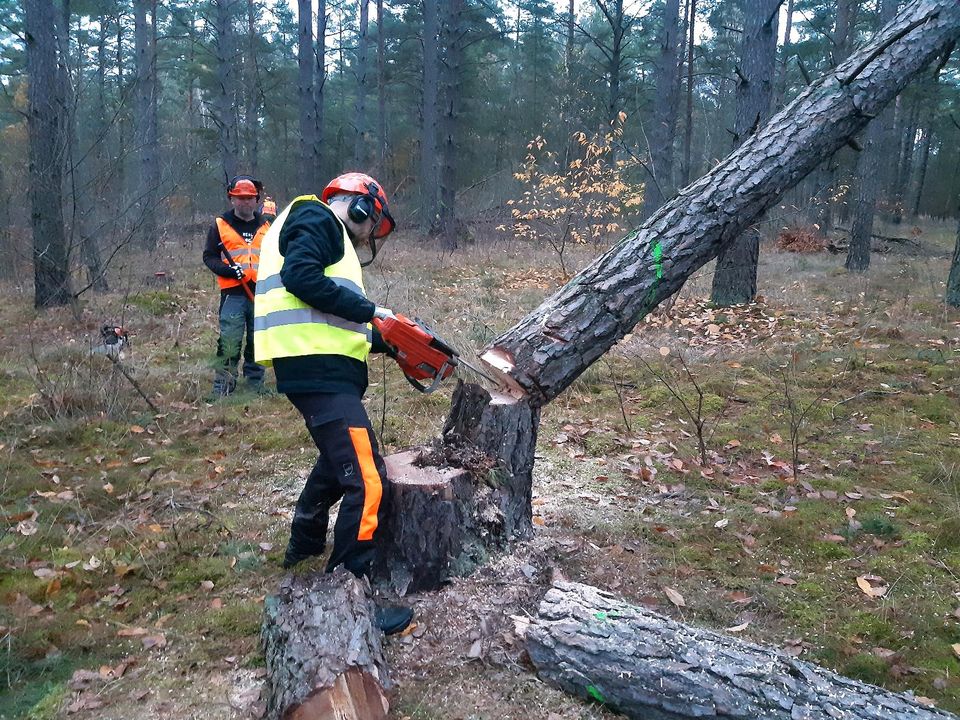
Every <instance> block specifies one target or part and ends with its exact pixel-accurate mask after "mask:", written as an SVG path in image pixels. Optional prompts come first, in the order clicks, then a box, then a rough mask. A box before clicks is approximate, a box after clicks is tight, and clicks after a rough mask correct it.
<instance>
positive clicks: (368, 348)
mask: <svg viewBox="0 0 960 720" xmlns="http://www.w3.org/2000/svg"><path fill="white" fill-rule="evenodd" d="M395 226H396V223H395V222H394V220H393V217H392V216H391V215H390V210H389V207H388V205H387V196H386V193H384V191H383V189H382V188H381V186H380V184H379V183H377V181H376V180H374V179H373V178H372V177H370V176H369V175H365V174H362V173H347V174H345V175H340V176H339V177H336V178H334V179H333V180H332V181H331V182H330V183H329V184H328V185H327V186H326V187H325V188H324V190H323V193H322V194H321V196H320V197H317V196H316V195H301V196H300V197H298V198H296V199H295V200H294V201H293V202H292V203H291V204H290V205H288V206H287V207H286V208H284V210H283V212H281V213H280V215H279V216H278V217H277V220H276V222H275V223H274V224H273V227H272V228H271V230H270V232H268V233H267V235H266V237H265V238H264V240H263V248H262V251H261V259H260V282H259V283H258V284H257V302H256V321H255V323H256V324H255V327H256V345H255V347H256V358H257V362H260V363H263V364H267V365H271V364H272V365H273V369H274V372H275V373H276V376H277V390H278V391H279V392H281V393H284V394H286V396H287V398H288V399H289V400H290V402H291V403H293V405H294V406H295V407H296V408H297V410H299V411H300V414H301V415H302V416H303V419H304V422H305V423H306V426H307V430H308V431H309V432H310V435H311V437H312V438H313V441H314V443H315V444H316V446H317V449H318V450H319V451H320V455H319V458H318V459H317V462H316V464H315V465H314V467H313V470H312V471H311V473H310V475H309V476H308V477H307V480H306V483H305V485H304V488H303V491H302V492H301V493H300V497H299V499H298V500H297V504H296V508H295V511H294V516H293V520H292V522H291V526H290V541H289V543H288V545H287V550H286V555H285V557H284V560H283V566H284V567H286V568H289V567H293V566H294V565H297V564H298V563H300V562H302V561H304V560H306V559H307V558H309V557H313V556H317V555H322V554H323V552H324V549H325V544H326V537H327V523H328V515H329V511H330V508H331V507H332V506H333V505H334V504H335V503H337V502H338V501H339V502H340V509H339V511H338V514H337V523H336V526H335V527H334V533H333V549H332V551H331V554H330V558H329V561H328V562H327V571H331V570H333V569H334V568H335V567H337V566H339V565H343V566H344V567H345V568H346V569H347V570H349V571H350V572H352V573H353V574H354V575H356V576H357V577H364V576H367V575H369V573H370V569H371V566H372V563H373V559H374V552H375V541H376V539H377V529H378V528H379V527H380V525H381V521H382V518H383V513H384V505H385V502H386V500H387V499H388V497H389V494H388V489H389V488H388V481H387V476H386V468H385V465H384V462H383V459H382V458H381V456H380V451H379V448H378V446H377V438H376V436H375V434H374V432H373V427H372V426H371V424H370V418H369V417H368V416H367V412H366V410H365V409H364V407H363V401H362V399H363V394H364V392H365V391H366V389H367V355H368V354H369V353H370V352H389V349H388V348H387V346H386V345H385V344H384V343H383V339H382V338H381V337H380V335H379V333H377V332H376V331H375V330H374V329H373V327H372V326H371V324H370V323H371V321H372V320H373V319H374V318H375V317H379V318H388V317H393V313H392V312H391V311H390V310H387V309H386V308H382V307H378V306H377V305H375V304H374V303H373V302H372V301H371V300H369V299H368V298H367V296H366V292H365V290H364V287H363V272H362V269H361V268H362V265H361V262H360V259H359V257H358V256H357V248H366V247H369V248H370V250H371V255H372V256H375V255H376V241H377V240H378V239H383V238H385V237H386V236H387V235H389V234H390V233H391V232H392V231H393V229H394V227H395ZM372 259H373V258H372V257H371V261H372ZM412 617H413V612H412V611H411V610H410V609H408V608H403V607H383V606H381V607H378V609H377V624H378V625H379V627H380V629H381V630H383V631H384V633H387V634H391V633H396V632H400V631H402V630H403V629H404V628H406V627H407V625H408V624H409V623H410V620H411V618H412Z"/></svg>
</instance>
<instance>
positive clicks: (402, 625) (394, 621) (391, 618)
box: [375, 605, 413, 635]
mask: <svg viewBox="0 0 960 720" xmlns="http://www.w3.org/2000/svg"><path fill="white" fill-rule="evenodd" d="M411 620H413V610H411V609H410V608H405V607H401V606H399V605H377V615H376V619H375V621H376V623H377V627H378V628H380V630H381V631H383V634H384V635H395V634H396V633H398V632H403V631H404V630H406V629H407V626H408V625H409V624H410V621H411Z"/></svg>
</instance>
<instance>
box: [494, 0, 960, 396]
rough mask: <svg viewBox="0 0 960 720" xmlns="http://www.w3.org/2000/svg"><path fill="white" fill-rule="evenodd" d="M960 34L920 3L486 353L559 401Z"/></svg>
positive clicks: (508, 379)
mask: <svg viewBox="0 0 960 720" xmlns="http://www.w3.org/2000/svg"><path fill="white" fill-rule="evenodd" d="M958 36H960V4H957V3H955V2H953V1H952V0H918V1H917V2H914V3H912V4H911V5H910V6H908V7H907V8H905V9H904V10H903V11H902V12H901V13H900V15H899V16H898V17H897V19H896V20H895V21H894V22H893V23H891V24H890V25H888V26H887V27H886V28H885V30H884V32H882V33H878V34H877V36H875V37H874V38H873V39H872V40H871V41H870V42H869V43H867V44H866V45H865V46H864V47H863V48H862V49H861V50H860V51H858V52H856V53H854V54H853V55H851V57H850V58H848V59H847V60H846V61H845V62H843V63H842V64H841V65H840V66H839V67H837V68H836V69H835V70H834V71H832V72H829V73H827V74H826V75H824V76H823V77H822V78H820V79H819V80H817V81H815V82H814V83H812V84H811V85H810V86H808V87H807V89H806V90H805V91H804V92H802V93H801V94H800V95H799V96H798V97H797V98H796V99H794V101H793V102H791V103H790V104H789V105H788V106H787V107H786V108H784V109H783V110H782V111H781V112H779V113H777V114H776V115H775V116H774V117H773V118H771V120H770V121H769V122H768V123H767V124H766V126H764V127H763V128H761V129H760V130H759V131H758V132H756V133H755V134H753V135H752V136H751V137H750V138H748V139H747V140H746V142H744V144H743V145H741V146H740V147H739V148H738V149H737V150H735V151H734V152H733V153H731V154H730V155H729V156H728V157H727V158H726V159H725V160H724V161H723V162H721V163H720V164H719V165H717V166H716V167H715V168H714V169H713V170H711V171H710V172H709V173H707V174H706V175H704V176H703V177H702V178H700V180H698V181H697V182H695V183H694V184H693V185H690V186H689V187H687V188H685V189H684V190H683V191H681V193H680V195H679V196H678V197H676V198H674V199H673V200H672V201H671V202H669V203H667V204H666V205H664V206H663V207H662V208H661V209H660V210H659V211H658V212H657V213H655V214H654V215H653V216H652V217H651V218H650V219H649V220H647V221H646V222H644V223H643V224H642V225H641V226H640V227H639V228H637V229H636V230H634V231H633V232H632V233H630V234H629V235H628V236H627V237H626V238H624V240H623V241H621V242H620V243H618V244H617V245H616V246H614V247H613V248H611V249H610V250H609V251H607V252H606V253H604V254H603V255H602V256H600V257H599V258H598V259H597V260H595V261H594V262H593V263H592V264H591V265H589V266H588V267H587V268H585V269H584V270H583V271H581V272H580V273H579V274H578V275H576V276H575V277H574V278H573V279H572V280H571V281H570V282H569V283H568V284H567V285H566V286H564V287H563V288H561V289H560V290H559V291H558V292H557V293H555V294H554V295H553V296H552V297H550V298H548V299H547V300H545V301H544V302H543V303H542V304H541V305H540V306H539V307H538V308H537V309H536V310H534V311H533V312H532V313H530V314H529V315H527V317H525V318H523V319H522V320H521V321H520V322H519V323H517V324H516V325H515V326H514V327H512V328H511V329H509V330H507V331H506V332H505V333H503V334H502V335H500V336H499V337H498V338H496V339H495V340H494V341H493V342H492V343H491V344H490V345H488V346H487V348H486V350H485V352H484V354H483V358H484V360H485V361H486V362H487V363H488V364H489V365H490V366H491V367H492V368H495V369H498V370H500V371H501V372H502V373H503V376H504V382H505V383H506V384H508V385H509V386H510V387H511V389H512V391H513V392H514V393H515V394H516V395H517V396H519V397H526V398H528V399H529V400H530V402H531V403H533V404H534V405H535V406H540V405H543V404H544V403H547V402H549V401H550V400H552V399H553V398H555V397H556V396H557V395H558V394H559V393H561V392H562V391H563V390H564V389H565V388H566V387H568V386H569V385H570V383H572V382H573V381H574V380H575V379H576V378H577V377H578V376H579V375H580V374H581V373H582V372H583V371H584V370H586V368H588V367H589V366H590V365H591V364H592V363H593V362H594V361H596V360H597V359H598V358H600V357H601V356H602V355H603V354H604V353H605V352H606V351H607V350H609V349H610V348H611V347H612V346H613V345H614V344H615V343H616V342H617V341H618V340H620V339H621V338H622V337H623V336H624V335H626V334H627V333H628V332H630V331H631V330H632V329H633V327H634V326H635V325H636V323H637V322H638V321H639V320H640V319H641V318H642V317H643V316H644V315H646V314H647V313H648V312H650V310H652V309H653V308H654V307H656V306H657V304H658V303H660V302H661V301H662V300H664V299H666V298H668V297H670V296H671V295H672V294H673V293H675V292H676V291H677V290H678V289H679V288H680V287H682V285H683V283H684V282H685V281H686V279H687V278H688V277H689V276H690V275H691V274H692V273H693V272H694V271H696V270H697V269H698V268H700V267H702V266H703V265H704V264H706V263H707V262H709V261H710V260H711V259H713V258H714V257H716V255H717V254H718V253H719V251H720V250H721V249H722V248H723V247H724V246H725V245H727V244H729V243H730V242H732V240H733V239H734V238H736V237H737V236H738V235H739V234H740V233H741V232H742V231H743V230H744V229H745V228H747V227H749V225H750V224H751V223H753V222H755V220H756V219H757V218H758V217H759V216H760V214H761V213H762V212H763V211H764V210H765V209H766V208H768V207H769V206H770V205H772V204H773V203H775V202H777V200H779V198H780V197H781V196H782V195H783V193H784V192H785V191H786V190H787V189H789V188H790V187H793V186H794V185H795V184H796V183H797V182H799V181H800V180H801V179H803V177H804V176H806V175H807V174H808V173H809V172H810V171H811V170H812V169H813V168H814V167H816V165H817V164H818V163H819V162H820V161H821V160H822V159H823V158H824V157H828V156H829V155H831V154H832V153H834V152H835V151H836V150H837V149H839V148H840V147H842V146H843V145H844V144H845V143H846V142H847V141H848V139H849V138H850V137H852V136H853V135H855V134H856V133H857V132H858V131H860V130H861V129H862V128H863V127H864V125H866V124H867V122H869V120H870V119H871V118H872V117H874V116H876V115H877V114H878V113H879V112H880V111H881V110H882V109H883V107H884V106H885V105H886V104H888V103H889V102H890V100H891V99H893V97H895V96H896V94H897V93H899V92H900V91H901V90H902V89H903V87H904V86H905V85H906V84H907V83H908V82H909V81H910V79H911V78H912V77H914V76H915V75H916V74H917V73H919V72H921V71H922V70H923V69H924V68H925V67H927V66H928V65H929V64H930V62H931V61H932V60H933V59H934V58H935V57H937V56H938V55H940V54H941V53H942V52H943V50H944V48H946V47H948V46H949V45H950V43H951V42H953V41H955V40H956V39H957V37H958Z"/></svg>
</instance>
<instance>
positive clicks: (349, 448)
mask: <svg viewBox="0 0 960 720" xmlns="http://www.w3.org/2000/svg"><path fill="white" fill-rule="evenodd" d="M287 397H288V398H290V402H292V403H293V404H294V406H296V408H297V410H299V411H300V414H301V415H303V419H304V420H305V421H306V424H307V429H308V430H309V431H310V435H311V437H313V442H314V443H316V445H317V449H318V450H319V451H320V457H319V458H318V459H317V463H316V465H314V466H313V470H312V471H311V472H310V475H309V476H308V477H307V482H306V484H305V485H304V487H303V491H302V492H301V493H300V499H299V500H297V506H296V509H295V511H294V515H293V522H292V523H291V526H290V543H289V544H288V545H287V554H286V557H285V558H284V565H285V566H286V567H290V566H292V565H295V564H296V563H298V562H300V561H301V560H305V559H306V558H307V557H310V556H312V555H320V554H322V553H323V550H324V541H325V540H326V536H327V522H328V515H329V511H330V508H331V507H332V506H333V504H334V503H336V502H337V501H338V500H339V501H340V511H339V514H338V515H337V524H336V526H335V527H334V529H333V552H332V553H331V555H330V560H329V562H328V563H327V571H330V570H333V568H335V567H336V566H337V565H341V564H342V565H343V566H344V567H345V568H346V569H347V570H349V571H350V572H352V573H353V574H354V575H356V576H357V577H363V576H364V575H367V574H369V572H370V566H371V564H372V562H373V556H374V538H375V536H376V531H377V528H378V527H379V526H380V522H381V521H382V519H383V513H384V506H385V505H386V502H385V501H386V499H387V491H388V487H387V482H388V481H387V473H386V467H385V465H384V463H383V458H381V457H380V451H379V449H378V448H377V439H376V437H375V436H374V434H373V428H372V427H371V425H370V418H368V417H367V411H366V409H365V408H364V407H363V403H362V402H361V400H360V398H359V397H358V396H356V395H350V394H344V393H296V394H290V395H288V396H287Z"/></svg>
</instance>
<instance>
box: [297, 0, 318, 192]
mask: <svg viewBox="0 0 960 720" xmlns="http://www.w3.org/2000/svg"><path fill="white" fill-rule="evenodd" d="M297 11H298V25H297V27H298V31H297V69H298V72H297V105H298V107H299V109H300V172H299V178H300V187H301V188H302V190H300V191H299V192H310V188H314V187H316V179H317V164H316V162H315V160H316V158H315V157H314V156H313V152H314V149H315V148H314V146H315V139H316V138H315V136H316V132H317V121H316V116H315V114H314V113H315V104H314V100H313V80H314V78H313V66H314V63H315V62H316V60H315V58H314V55H313V25H312V21H313V2H312V0H297Z"/></svg>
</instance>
